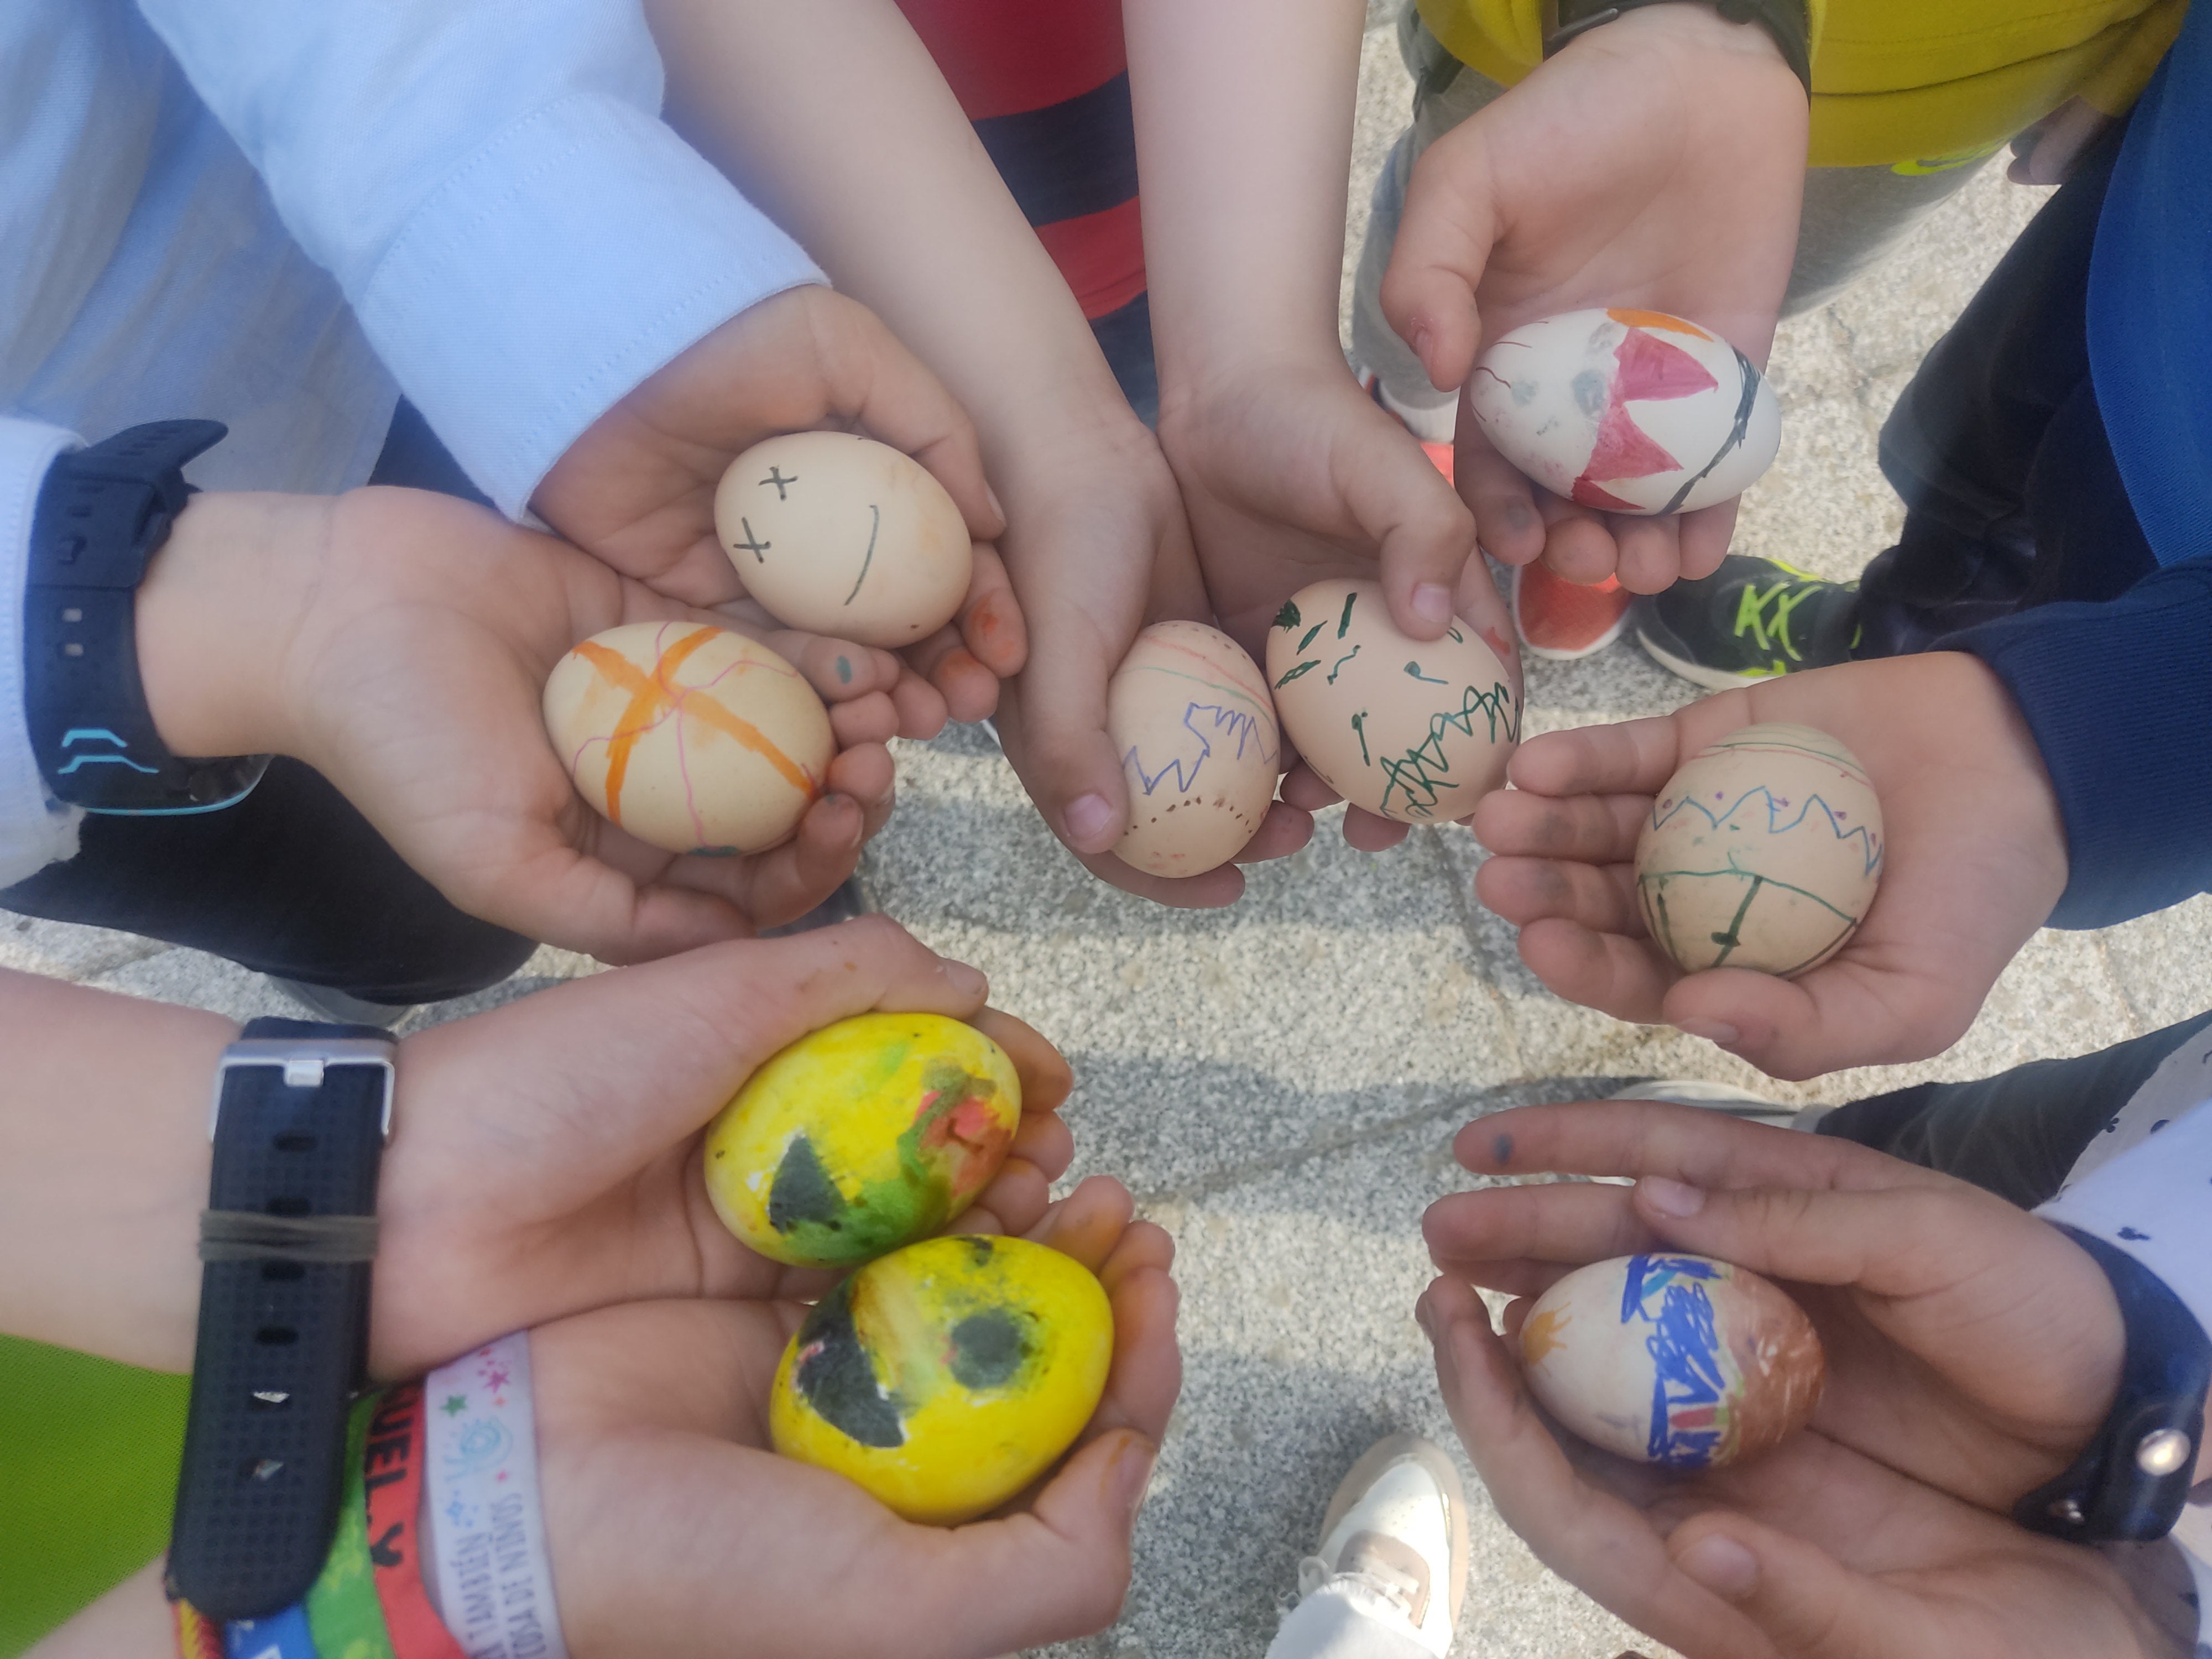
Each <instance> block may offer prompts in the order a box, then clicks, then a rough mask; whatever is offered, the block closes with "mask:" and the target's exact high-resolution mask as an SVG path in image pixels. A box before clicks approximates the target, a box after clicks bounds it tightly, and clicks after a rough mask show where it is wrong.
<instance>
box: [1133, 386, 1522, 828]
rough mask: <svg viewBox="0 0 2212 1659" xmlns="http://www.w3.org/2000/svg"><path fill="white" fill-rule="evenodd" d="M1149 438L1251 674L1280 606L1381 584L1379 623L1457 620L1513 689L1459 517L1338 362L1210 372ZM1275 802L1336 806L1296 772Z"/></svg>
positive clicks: (1415, 448)
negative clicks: (1311, 591) (1345, 581)
mask: <svg viewBox="0 0 2212 1659" xmlns="http://www.w3.org/2000/svg"><path fill="white" fill-rule="evenodd" d="M1160 436H1161V442H1162V445H1163V446H1164V448H1165V449H1166V452H1167V454H1168V458H1169V459H1170V461H1171V462H1172V463H1173V465H1174V466H1175V470H1176V477H1177V479H1178V480H1179V481H1180V482H1181V483H1182V496H1183V501H1184V503H1185V505H1186V507H1188V511H1189V513H1190V521H1191V528H1192V530H1193V531H1194V532H1195V534H1196V537H1197V547H1198V559H1199V563H1200V568H1201V569H1202V571H1203V574H1204V575H1205V579H1206V592H1207V594H1208V595H1209V596H1210V599H1211V601H1212V606H1213V609H1214V611H1216V613H1217V614H1218V616H1219V617H1220V619H1221V627H1222V629H1223V630H1224V631H1225V632H1226V633H1227V634H1229V635H1230V636H1231V638H1233V639H1235V640H1236V641H1237V643H1238V644H1239V645H1242V646H1243V647H1244V648H1245V649H1246V650H1247V651H1249V652H1250V653H1252V658H1253V660H1254V661H1255V662H1257V663H1259V664H1260V665H1261V667H1262V668H1265V666H1266V665H1267V629H1268V626H1269V624H1271V623H1273V621H1274V619H1275V613H1276V612H1277V611H1279V610H1281V609H1282V607H1283V603H1284V601H1285V600H1286V599H1289V598H1290V597H1291V595H1292V594H1294V593H1296V592H1297V591H1298V590H1299V589H1300V588H1302V587H1304V586H1307V585H1308V584H1309V583H1311V582H1316V581H1321V580H1325V579H1327V578H1329V577H1333V576H1353V577H1360V578H1364V579H1368V580H1379V581H1380V582H1381V583H1382V584H1383V591H1384V592H1385V593H1386V594H1387V595H1388V596H1389V600H1390V615H1391V617H1392V620H1394V621H1395V623H1397V624H1398V626H1399V627H1400V628H1401V629H1403V630H1405V631H1406V632H1407V634H1410V635H1413V637H1414V638H1417V639H1435V638H1437V637H1439V636H1440V635H1442V634H1443V631H1444V629H1445V628H1446V627H1447V626H1449V623H1450V622H1451V619H1452V618H1453V617H1455V616H1456V617H1460V618H1461V619H1462V620H1463V621H1465V622H1466V623H1468V625H1470V626H1471V627H1472V628H1473V629H1474V631H1475V632H1476V633H1477V634H1478V635H1480V636H1481V638H1482V639H1483V640H1484V641H1486V643H1487V644H1488V645H1489V646H1490V648H1491V649H1492V650H1493V651H1495V652H1496V653H1498V660H1499V661H1500V662H1502V663H1504V665H1506V670H1507V672H1508V673H1509V674H1510V675H1511V676H1512V677H1513V679H1514V683H1515V684H1516V687H1517V686H1518V684H1519V683H1520V675H1521V662H1520V658H1519V655H1518V654H1517V653H1516V650H1515V648H1514V641H1513V624H1512V621H1511V618H1510V617H1509V616H1508V615H1507V614H1506V610H1505V605H1504V601H1503V600H1502V599H1499V598H1498V589H1497V587H1496V586H1495V585H1494V584H1493V583H1492V581H1491V580H1490V571H1489V568H1488V567H1487V566H1486V565H1485V564H1484V562H1483V561H1482V559H1481V557H1480V555H1479V554H1478V553H1477V552H1476V550H1475V547H1474V526H1473V524H1472V522H1471V521H1470V520H1469V519H1468V513H1467V509H1466V508H1465V507H1464V506H1462V504H1461V502H1460V501H1457V500H1456V499H1455V497H1454V496H1453V495H1452V492H1451V487H1450V485H1449V484H1448V483H1445V481H1444V477H1443V474H1442V473H1440V472H1438V471H1437V470H1436V468H1435V466H1434V465H1431V463H1430V461H1429V459H1428V457H1427V456H1426V455H1425V454H1423V453H1421V447H1420V445H1419V443H1418V442H1416V441H1415V440H1414V438H1413V435H1412V434H1411V433H1409V432H1407V430H1406V428H1404V427H1403V426H1401V424H1400V423H1399V422H1397V421H1396V420H1395V418H1394V417H1393V416H1390V415H1389V414H1387V413H1385V412H1384V411H1383V409H1382V408H1381V407H1379V406H1378V405H1377V404H1376V403H1375V401H1374V400H1373V399H1372V398H1370V397H1368V396H1367V395H1366V394H1365V393H1364V392H1362V391H1360V389H1359V386H1358V382H1357V381H1355V380H1353V379H1352V375H1351V374H1350V372H1349V371H1348V370H1347V369H1346V368H1345V366H1344V363H1343V362H1342V360H1341V359H1339V358H1331V359H1329V360H1328V361H1327V362H1316V363H1310V364H1309V363H1303V362H1295V361H1291V360H1287V359H1285V360H1281V361H1275V362H1266V363H1261V364H1243V365H1239V366H1237V367H1236V368H1234V369H1231V370H1225V371H1223V372H1222V373H1221V374H1220V375H1219V377H1218V379H1216V380H1212V381H1209V382H1208V383H1206V384H1205V385H1202V386H1199V387H1197V388H1194V391H1193V392H1192V393H1191V394H1190V396H1189V397H1188V399H1187V400H1185V401H1184V402H1183V403H1182V404H1180V405H1179V406H1176V407H1174V408H1171V409H1166V410H1163V412H1162V415H1161V417H1160ZM1282 799H1283V801H1284V802H1285V803H1286V804H1287V805H1289V806H1290V808H1291V810H1293V811H1297V812H1300V813H1304V814H1308V815H1310V814H1311V813H1312V812H1314V811H1317V810H1319V809H1320V808H1322V807H1323V806H1326V805H1328V804H1329V803H1330V802H1331V801H1333V800H1334V799H1337V796H1336V794H1335V793H1334V791H1333V790H1331V789H1330V788H1329V787H1328V785H1327V784H1325V783H1323V782H1322V781H1321V780H1320V779H1319V778H1318V777H1317V776H1316V775H1314V773H1313V771H1312V769H1310V768H1308V767H1305V766H1304V765H1298V766H1297V767H1295V768H1293V769H1292V770H1291V773H1290V775H1288V777H1286V778H1285V781H1284V786H1283V795H1282ZM1263 833H1264V831H1263ZM1405 835H1406V826H1405V825H1403V824H1399V823H1391V822H1390V821H1389V820H1388V819H1386V818H1381V817H1376V816H1375V815H1374V814H1372V813H1369V812H1364V811H1359V810H1358V809H1357V808H1355V809H1353V810H1352V811H1349V812H1347V813H1346V816H1345V839H1346V841H1348V842H1351V843H1352V845H1353V846H1355V847H1358V848H1360V849H1361V850H1362V851H1365V852H1380V851H1382V850H1383V848H1388V847H1393V846H1395V845H1396V844H1397V843H1398V842H1400V841H1401V840H1403V839H1404V838H1405ZM1301 844H1303V837H1302V838H1301ZM1284 850H1285V851H1291V850H1295V848H1285V849H1284Z"/></svg>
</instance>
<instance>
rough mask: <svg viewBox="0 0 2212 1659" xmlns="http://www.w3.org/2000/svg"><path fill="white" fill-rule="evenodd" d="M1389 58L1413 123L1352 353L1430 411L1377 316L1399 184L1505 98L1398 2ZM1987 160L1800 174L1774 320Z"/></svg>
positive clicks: (1417, 369)
mask: <svg viewBox="0 0 2212 1659" xmlns="http://www.w3.org/2000/svg"><path fill="white" fill-rule="evenodd" d="M1398 50H1399V53H1400V55H1401V57H1403V58H1405V60H1406V68H1407V70H1408V71H1410V72H1411V74H1412V75H1413V125H1411V126H1409V127H1407V129H1406V131H1405V132H1404V134H1403V135H1402V136H1401V137H1400V138H1399V140H1398V143H1397V145H1396V147H1395V148H1394V149H1392V150H1391V152H1390V156H1389V160H1388V161H1385V162H1383V172H1382V174H1381V176H1380V177H1379V178H1377V179H1376V181H1375V197H1374V204H1375V211H1374V216H1373V217H1372V218H1370V220H1368V222H1367V241H1366V245H1365V246H1364V247H1362V248H1361V249H1360V252H1359V272H1358V276H1356V277H1355V278H1354V279H1353V289H1352V357H1353V359H1354V360H1355V361H1356V362H1358V364H1359V366H1360V367H1361V368H1367V369H1372V370H1373V371H1374V372H1375V374H1376V378H1377V379H1379V380H1381V381H1382V382H1383V390H1384V391H1386V392H1389V395H1390V397H1391V398H1392V399H1393V400H1395V402H1396V403H1398V404H1400V405H1401V406H1403V407H1405V408H1408V409H1417V410H1418V409H1436V408H1441V407H1442V406H1443V405H1444V404H1448V403H1449V402H1450V401H1451V400H1452V394H1449V393H1445V392H1438V391H1437V389H1436V388H1435V387H1434V386H1431V385H1430V384H1429V377H1428V374H1427V371H1425V369H1423V368H1422V367H1421V364H1420V360H1419V358H1417V357H1415V356H1413V351H1412V349H1410V348H1409V347H1408V346H1407V344H1406V343H1405V342H1404V341H1403V340H1401V339H1400V338H1399V337H1398V336H1397V334H1396V332H1395V331H1393V330H1392V328H1391V326H1390V325H1389V322H1388V321H1386V320H1385V319H1384V318H1383V301H1382V294H1383V271H1384V270H1385V269H1386V268H1388V266H1389V263H1390V246H1391V244H1392V243H1393V242H1395V240H1397V237H1398V221H1399V220H1400V218H1401V217H1402V216H1403V215H1404V212H1405V208H1406V181H1407V179H1408V178H1410V177H1411V176H1412V174H1413V163H1414V162H1415V161H1419V159H1420V157H1421V154H1422V152H1423V151H1425V149H1428V147H1429V146H1430V145H1431V144H1432V143H1436V141H1437V139H1439V138H1441V137H1443V135H1444V134H1446V133H1447V132H1449V131H1451V130H1452V129H1453V128H1454V127H1455V126H1457V125H1459V124H1460V123H1461V122H1462V121H1464V120H1466V119H1467V118H1468V116H1470V115H1472V114H1474V112H1475V111H1477V110H1479V109H1480V108H1481V107H1482V106H1484V105H1486V104H1487V103H1489V102H1490V101H1491V100H1492V99H1494V98H1497V97H1498V96H1499V95H1500V94H1502V93H1504V91H1505V88H1504V87H1502V86H1500V85H1498V82H1495V81H1492V80H1490V79H1489V78H1488V77H1486V76H1481V75H1478V74H1477V73H1476V72H1475V71H1474V70H1471V69H1469V68H1468V67H1467V66H1466V65H1465V64H1462V63H1461V62H1460V61H1459V60H1458V59H1457V58H1454V57H1453V56H1452V55H1451V54H1450V53H1449V52H1446V51H1445V50H1444V48H1443V44H1442V43H1441V42H1440V41H1438V40H1437V38H1436V36H1435V35H1433V34H1431V33H1429V28H1428V26H1427V25H1426V24H1425V23H1424V22H1422V21H1421V15H1420V13H1419V12H1418V11H1417V10H1415V9H1414V8H1413V0H1405V4H1404V7H1403V9H1402V10H1401V12H1400V14H1399V17H1398ZM1988 159H1989V158H1988V157H1987V156H1982V157H1979V158H1978V159H1976V160H1974V161H1968V162H1966V163H1964V164H1963V165H1961V166H1959V167H1947V168H1945V169H1943V170H1942V171H1941V172H1936V173H1900V172H1898V171H1897V170H1896V169H1894V168H1892V167H1813V168H1811V169H1809V170H1808V172H1807V173H1806V174H1805V211H1804V215H1803V217H1802V219H1801V220H1800V221H1799V222H1798V228H1797V259H1796V264H1795V265H1794V266H1793V267H1792V268H1791V270H1790V289H1789V292H1788V294H1787V295H1785V296H1784V299H1783V301H1782V313H1783V315H1784V316H1785V317H1788V316H1794V315H1796V313H1799V312H1801V311H1810V310H1811V309H1812V308H1813V307H1815V306H1820V305H1826V303H1827V302H1828V301H1831V300H1832V299H1834V298H1835V297H1836V295H1838V294H1841V293H1842V292H1843V291H1844V289H1846V288H1849V287H1850V285H1851V283H1853V282H1855V281H1856V280H1857V278H1858V277H1859V276H1861V275H1863V273H1864V272H1865V271H1866V270H1868V269H1869V267H1871V266H1872V265H1874V264H1875V263H1876V262H1877V261H1878V260H1880V259H1881V258H1882V257H1883V256H1884V255H1886V254H1887V253H1888V252H1889V251H1890V250H1891V249H1892V248H1893V247H1895V246H1897V245H1898V244H1899V242H1901V241H1903V240H1905V235H1906V234H1907V233H1909V232H1910V231H1911V229H1912V228H1913V227H1914V226H1915V225H1917V224H1918V223H1919V222H1920V221H1921V220H1922V219H1923V218H1925V217H1926V216H1928V214H1929V211H1930V210H1932V209H1934V208H1935V207H1936V204H1938V203H1940V202H1942V201H1943V200H1944V199H1945V198H1946V197H1948V196H1950V195H1952V194H1953V193H1954V191H1957V190H1959V189H1960V187H1961V186H1963V185H1965V184H1966V181H1967V180H1968V179H1971V178H1972V177H1973V176H1974V174H1975V173H1978V172H1979V171H1980V169H1981V167H1982V163H1983V162H1984V161H1987V160H1988Z"/></svg>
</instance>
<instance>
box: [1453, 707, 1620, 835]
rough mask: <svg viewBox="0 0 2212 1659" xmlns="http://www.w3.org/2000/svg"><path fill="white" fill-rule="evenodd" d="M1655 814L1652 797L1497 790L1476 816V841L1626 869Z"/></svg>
mask: <svg viewBox="0 0 2212 1659" xmlns="http://www.w3.org/2000/svg"><path fill="white" fill-rule="evenodd" d="M1553 735H1554V736H1558V737H1580V736H1582V735H1583V734H1582V733H1581V732H1557V733H1553ZM1534 741H1535V742H1538V743H1542V742H1544V741H1545V739H1544V738H1536V739H1534ZM1516 758H1517V757H1516ZM1650 811H1651V797H1650V796H1649V795H1629V794H1617V795H1616V794H1605V795H1600V794H1573V795H1547V794H1539V793H1536V792H1535V791H1534V790H1530V789H1523V788H1516V789H1493V790H1492V791H1491V792H1490V793H1488V794H1486V795H1485V796H1484V797H1483V798H1482V799H1480V800H1479V801H1477V802H1476V803H1475V805H1474V812H1473V813H1472V814H1470V816H1471V817H1473V819H1474V832H1475V838H1476V839H1477V840H1478V841H1480V842H1481V843H1482V844H1483V845H1484V846H1485V847H1486V848H1489V849H1490V850H1491V851H1492V853H1495V854H1499V855H1500V856H1501V857H1520V858H1543V859H1565V860H1570V861H1571V862H1574V863H1577V864H1589V865H1608V864H1624V865H1625V864H1626V863H1627V862H1628V861H1629V860H1631V859H1632V858H1634V857H1635V856H1636V838H1637V836H1638V835H1640V834H1641V833H1642V831H1643V829H1644V818H1645V817H1646V816H1647V815H1648V814H1649V813H1650Z"/></svg>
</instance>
